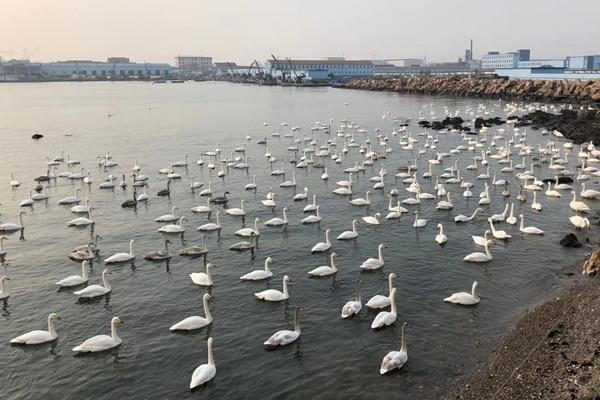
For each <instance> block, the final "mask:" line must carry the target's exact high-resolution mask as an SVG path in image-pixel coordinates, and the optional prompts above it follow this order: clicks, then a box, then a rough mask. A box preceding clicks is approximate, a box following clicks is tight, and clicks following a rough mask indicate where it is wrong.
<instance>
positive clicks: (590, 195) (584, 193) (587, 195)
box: [580, 183, 600, 199]
mask: <svg viewBox="0 0 600 400" xmlns="http://www.w3.org/2000/svg"><path fill="white" fill-rule="evenodd" d="M580 195H581V197H582V198H584V199H597V198H598V197H600V192H599V191H597V190H593V189H587V190H586V189H585V183H582V184H581V193H580Z"/></svg>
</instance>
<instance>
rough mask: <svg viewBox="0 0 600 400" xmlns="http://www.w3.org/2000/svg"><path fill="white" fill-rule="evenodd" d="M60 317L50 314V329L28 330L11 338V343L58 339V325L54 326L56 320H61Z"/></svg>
mask: <svg viewBox="0 0 600 400" xmlns="http://www.w3.org/2000/svg"><path fill="white" fill-rule="evenodd" d="M59 319H60V317H59V316H58V315H57V314H55V313H52V314H50V315H48V330H47V331H43V330H36V331H31V332H27V333H25V334H23V335H20V336H17V337H16V338H14V339H11V341H10V342H11V343H13V344H41V343H47V342H51V341H53V340H56V338H57V337H58V335H57V334H56V327H55V326H54V325H55V323H56V321H57V320H59Z"/></svg>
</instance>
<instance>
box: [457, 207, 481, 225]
mask: <svg viewBox="0 0 600 400" xmlns="http://www.w3.org/2000/svg"><path fill="white" fill-rule="evenodd" d="M482 211H483V209H482V208H479V207H478V208H476V209H475V211H473V214H471V216H470V217H467V216H466V215H462V214H461V215H457V216H456V217H454V222H456V223H457V224H458V223H461V222H469V221H472V220H473V218H475V216H476V215H477V213H479V212H482Z"/></svg>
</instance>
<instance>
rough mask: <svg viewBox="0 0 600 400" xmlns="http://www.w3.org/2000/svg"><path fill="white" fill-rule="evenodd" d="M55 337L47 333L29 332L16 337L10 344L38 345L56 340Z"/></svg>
mask: <svg viewBox="0 0 600 400" xmlns="http://www.w3.org/2000/svg"><path fill="white" fill-rule="evenodd" d="M56 337H57V336H56V335H54V336H52V335H51V334H50V332H48V331H41V330H40V331H31V332H27V333H25V334H23V335H21V336H17V337H16V338H14V339H12V340H11V341H10V342H11V343H15V344H40V343H46V342H49V341H51V340H54V339H56Z"/></svg>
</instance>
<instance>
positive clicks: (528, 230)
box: [519, 214, 544, 235]
mask: <svg viewBox="0 0 600 400" xmlns="http://www.w3.org/2000/svg"><path fill="white" fill-rule="evenodd" d="M519 218H521V226H520V227H519V230H520V231H521V232H523V233H529V234H531V235H543V234H544V231H543V230H541V229H539V228H536V227H535V226H527V227H524V226H523V225H524V224H525V217H524V216H523V214H519Z"/></svg>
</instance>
